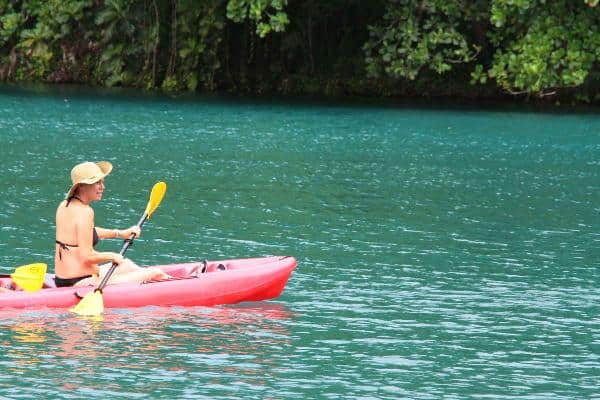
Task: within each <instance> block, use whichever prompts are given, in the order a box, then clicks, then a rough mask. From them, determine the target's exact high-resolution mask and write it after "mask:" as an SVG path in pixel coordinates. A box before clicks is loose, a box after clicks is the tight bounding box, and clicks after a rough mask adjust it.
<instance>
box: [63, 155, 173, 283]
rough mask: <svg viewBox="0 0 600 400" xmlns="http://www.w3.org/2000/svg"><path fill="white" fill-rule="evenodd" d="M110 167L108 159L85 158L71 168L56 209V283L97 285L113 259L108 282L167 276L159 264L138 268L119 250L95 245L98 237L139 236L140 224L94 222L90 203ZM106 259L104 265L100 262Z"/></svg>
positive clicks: (99, 196)
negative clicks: (100, 224)
mask: <svg viewBox="0 0 600 400" xmlns="http://www.w3.org/2000/svg"><path fill="white" fill-rule="evenodd" d="M111 171H112V164H111V163H109V162H108V161H100V162H97V163H93V162H84V163H81V164H78V165H76V166H75V167H74V168H73V169H72V170H71V181H72V183H73V185H72V186H71V188H70V189H69V192H68V193H67V198H66V199H65V200H63V201H62V202H61V203H60V205H59V206H58V208H57V210H56V250H55V255H54V266H55V273H56V277H55V278H54V279H55V283H56V286H58V287H63V286H86V285H98V284H99V283H100V281H101V280H102V278H103V277H104V276H105V275H106V273H107V272H108V269H109V268H110V266H111V264H112V263H116V264H117V265H118V267H117V268H116V269H115V271H114V272H113V274H112V275H111V277H110V279H109V282H108V283H125V282H140V283H141V282H144V281H148V280H159V279H167V278H169V276H168V275H167V274H165V273H164V272H163V271H161V270H160V269H158V268H154V267H150V268H141V267H138V266H137V265H136V264H135V263H133V262H132V261H131V260H129V259H125V258H123V256H121V255H120V254H119V253H113V252H98V251H96V250H95V249H94V247H95V246H96V244H97V243H98V241H99V240H101V239H111V238H114V239H127V238H129V237H130V236H131V235H132V234H134V235H135V236H136V237H139V236H140V234H141V231H140V228H139V227H138V226H137V225H136V226H132V227H131V228H128V229H123V230H119V229H105V228H100V227H97V226H95V224H94V210H93V209H92V207H91V206H90V204H91V203H92V202H94V201H99V200H101V199H102V194H103V192H104V177H106V176H107V175H108V174H110V172H111ZM103 263H106V264H104V265H100V264H103Z"/></svg>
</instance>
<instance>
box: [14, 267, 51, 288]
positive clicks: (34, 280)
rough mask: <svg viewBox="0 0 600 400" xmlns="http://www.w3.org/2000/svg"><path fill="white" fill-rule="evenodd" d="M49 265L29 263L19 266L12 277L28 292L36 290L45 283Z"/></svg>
mask: <svg viewBox="0 0 600 400" xmlns="http://www.w3.org/2000/svg"><path fill="white" fill-rule="evenodd" d="M46 269H47V265H46V264H44V263H35V264H27V265H22V266H20V267H17V268H16V269H15V272H13V273H12V274H11V275H10V277H11V278H12V280H13V282H14V283H16V284H17V286H19V287H20V288H22V289H23V290H25V291H26V292H35V291H37V290H40V289H41V288H42V286H43V285H44V279H45V278H46Z"/></svg>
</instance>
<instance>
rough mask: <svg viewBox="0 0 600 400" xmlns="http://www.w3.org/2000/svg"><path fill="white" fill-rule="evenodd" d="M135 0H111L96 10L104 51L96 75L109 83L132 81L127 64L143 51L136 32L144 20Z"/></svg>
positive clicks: (114, 84)
mask: <svg viewBox="0 0 600 400" xmlns="http://www.w3.org/2000/svg"><path fill="white" fill-rule="evenodd" d="M135 2H136V1H135V0H107V1H105V2H104V6H103V7H102V8H101V9H100V10H99V12H98V13H97V14H96V18H95V24H96V26H97V27H98V28H99V29H100V35H99V36H100V38H101V39H100V43H101V44H102V46H101V51H100V57H99V61H98V64H97V66H96V77H97V79H99V80H100V81H102V82H103V83H104V84H105V85H106V86H109V87H110V86H116V85H119V84H130V83H132V80H133V77H132V74H131V73H130V72H129V71H127V69H126V65H127V63H128V61H130V59H132V58H133V59H135V57H136V56H138V55H139V54H140V52H141V51H142V46H141V44H140V42H139V41H138V40H136V39H137V38H136V36H135V27H136V25H137V24H138V23H140V18H139V13H136V12H135V11H136V10H135V8H134V3H135Z"/></svg>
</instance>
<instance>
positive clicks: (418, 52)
mask: <svg viewBox="0 0 600 400" xmlns="http://www.w3.org/2000/svg"><path fill="white" fill-rule="evenodd" d="M464 11H465V10H464V8H463V6H462V2H459V1H446V0H435V1H418V0H392V1H389V3H388V7H387V10H386V13H385V15H384V16H383V23H382V24H381V25H376V26H372V27H371V28H370V34H371V36H370V39H369V41H367V43H366V44H365V46H364V51H365V53H366V62H367V72H368V75H369V76H371V77H380V76H382V75H384V74H385V75H388V76H391V77H393V78H407V79H410V80H414V79H416V78H417V76H418V75H419V73H420V72H421V71H423V70H424V69H427V70H429V71H434V72H436V73H438V74H443V73H445V72H448V71H450V70H451V69H452V64H457V63H465V62H469V61H470V60H472V59H473V57H474V56H475V55H476V51H475V48H474V47H472V46H470V45H469V43H468V41H467V38H466V37H465V34H464V33H463V32H462V31H463V29H462V26H461V23H462V21H461V18H462V16H463V15H464V14H463V13H464Z"/></svg>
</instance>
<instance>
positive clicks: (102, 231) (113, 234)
mask: <svg viewBox="0 0 600 400" xmlns="http://www.w3.org/2000/svg"><path fill="white" fill-rule="evenodd" d="M96 232H98V237H99V238H100V239H119V238H121V239H122V238H123V232H122V231H121V230H119V229H106V228H100V227H99V226H97V227H96Z"/></svg>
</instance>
